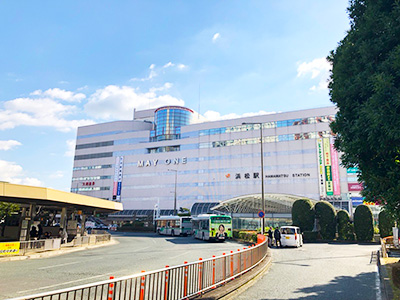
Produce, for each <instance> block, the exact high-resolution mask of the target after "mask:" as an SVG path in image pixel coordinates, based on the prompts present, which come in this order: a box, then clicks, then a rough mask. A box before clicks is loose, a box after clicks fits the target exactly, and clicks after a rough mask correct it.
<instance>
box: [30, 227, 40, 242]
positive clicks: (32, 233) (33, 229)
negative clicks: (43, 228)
mask: <svg viewBox="0 0 400 300" xmlns="http://www.w3.org/2000/svg"><path fill="white" fill-rule="evenodd" d="M29 235H30V237H31V240H33V239H35V238H37V236H38V232H37V229H36V226H32V228H31V231H30V232H29Z"/></svg>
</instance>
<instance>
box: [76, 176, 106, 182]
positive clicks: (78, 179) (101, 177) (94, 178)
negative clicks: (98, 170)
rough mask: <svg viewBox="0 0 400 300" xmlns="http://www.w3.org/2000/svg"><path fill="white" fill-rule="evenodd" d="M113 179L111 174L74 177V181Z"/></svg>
mask: <svg viewBox="0 0 400 300" xmlns="http://www.w3.org/2000/svg"><path fill="white" fill-rule="evenodd" d="M101 179H111V176H88V177H72V181H83V180H101Z"/></svg>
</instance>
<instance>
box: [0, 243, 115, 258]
mask: <svg viewBox="0 0 400 300" xmlns="http://www.w3.org/2000/svg"><path fill="white" fill-rule="evenodd" d="M117 244H119V242H118V241H117V240H115V239H113V238H111V240H110V241H109V242H101V243H98V244H95V245H88V246H76V247H73V246H70V247H64V248H61V249H59V250H49V251H43V252H36V253H34V252H32V253H30V254H26V255H21V256H10V257H7V256H5V257H0V263H2V262H6V261H17V260H26V259H37V258H46V257H53V256H58V255H63V254H68V253H73V252H78V251H83V250H89V249H95V248H99V247H105V246H112V245H117Z"/></svg>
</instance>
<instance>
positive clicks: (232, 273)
mask: <svg viewBox="0 0 400 300" xmlns="http://www.w3.org/2000/svg"><path fill="white" fill-rule="evenodd" d="M231 277H233V251H231Z"/></svg>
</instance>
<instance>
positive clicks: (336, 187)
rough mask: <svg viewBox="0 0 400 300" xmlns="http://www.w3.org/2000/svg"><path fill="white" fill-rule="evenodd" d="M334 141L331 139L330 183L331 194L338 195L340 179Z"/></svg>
mask: <svg viewBox="0 0 400 300" xmlns="http://www.w3.org/2000/svg"><path fill="white" fill-rule="evenodd" d="M333 143H334V140H333V138H331V140H330V144H331V159H332V181H333V194H334V195H340V177H339V158H338V152H337V151H336V149H335V146H334V144H333Z"/></svg>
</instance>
